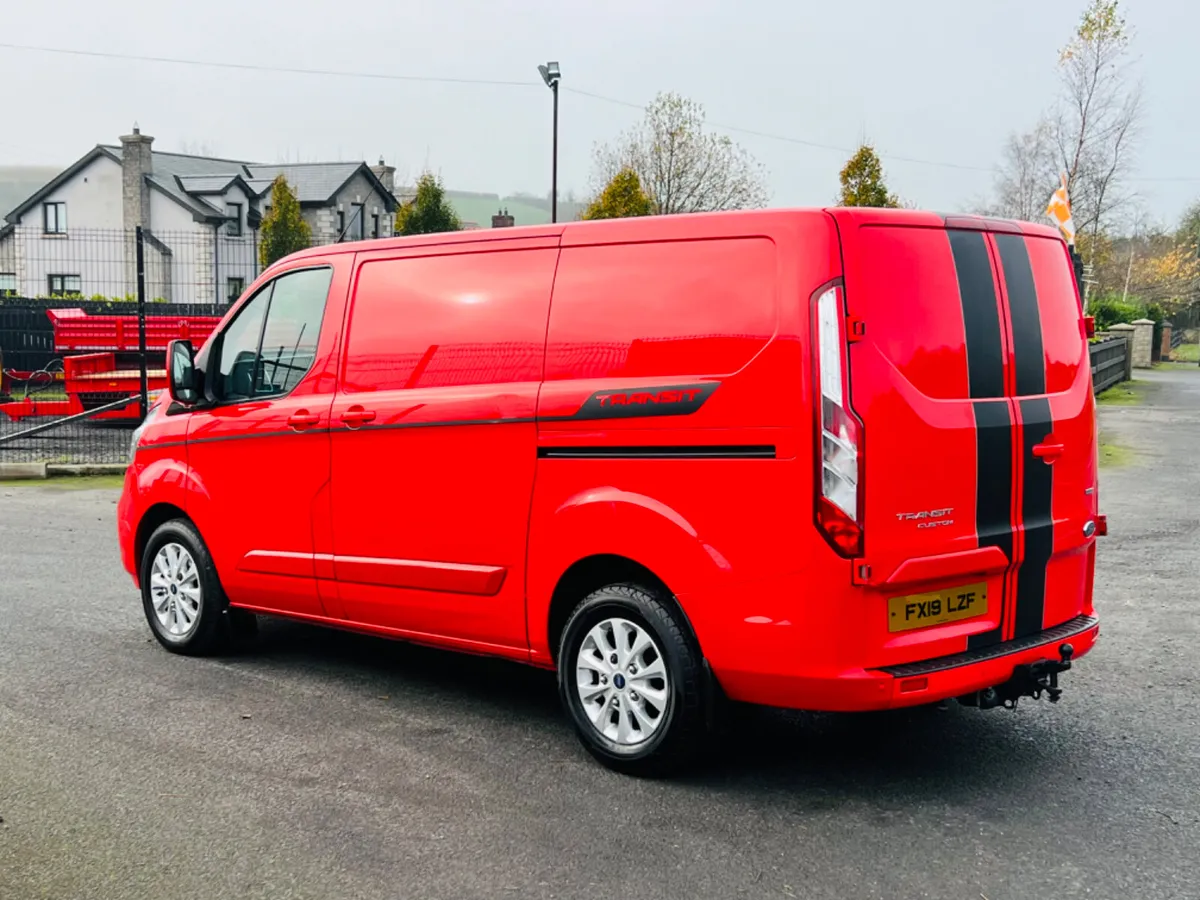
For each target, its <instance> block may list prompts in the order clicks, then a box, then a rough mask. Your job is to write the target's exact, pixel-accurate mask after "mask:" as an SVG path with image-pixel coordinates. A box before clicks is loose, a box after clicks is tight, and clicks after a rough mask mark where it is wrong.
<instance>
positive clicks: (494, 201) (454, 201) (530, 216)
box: [446, 190, 585, 228]
mask: <svg viewBox="0 0 1200 900" xmlns="http://www.w3.org/2000/svg"><path fill="white" fill-rule="evenodd" d="M446 199H447V200H449V201H450V205H451V206H453V207H454V211H455V212H456V213H458V217H459V218H460V219H462V220H463V221H464V222H474V223H476V224H477V225H479V226H480V227H481V228H490V227H491V224H492V216H494V215H495V214H496V213H498V212H500V210H501V209H507V210H508V214H509V215H510V216H512V217H513V219H514V220H515V222H514V224H516V225H545V224H546V223H547V222H549V221H550V201H549V200H548V199H547V198H545V197H534V196H530V195H529V194H514V195H512V196H509V197H502V196H500V195H499V194H483V193H475V192H473V191H452V190H447V191H446ZM584 208H585V207H584V205H583V204H582V203H568V202H567V201H566V200H563V199H562V198H561V197H560V198H559V200H558V219H559V221H560V222H573V221H574V220H575V219H577V218H579V214H580V213H582V212H583V210H584Z"/></svg>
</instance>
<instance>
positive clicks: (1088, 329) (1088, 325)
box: [1083, 316, 1096, 340]
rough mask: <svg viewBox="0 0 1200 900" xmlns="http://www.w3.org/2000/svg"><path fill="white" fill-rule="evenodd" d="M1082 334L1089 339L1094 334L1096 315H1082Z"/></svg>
mask: <svg viewBox="0 0 1200 900" xmlns="http://www.w3.org/2000/svg"><path fill="white" fill-rule="evenodd" d="M1083 335H1084V337H1086V338H1088V339H1089V340H1090V339H1091V338H1094V337H1095V336H1096V317H1095V316H1084V317H1083Z"/></svg>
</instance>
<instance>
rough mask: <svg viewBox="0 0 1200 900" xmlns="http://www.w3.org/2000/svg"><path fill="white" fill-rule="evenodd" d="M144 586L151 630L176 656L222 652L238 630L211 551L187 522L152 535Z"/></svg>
mask: <svg viewBox="0 0 1200 900" xmlns="http://www.w3.org/2000/svg"><path fill="white" fill-rule="evenodd" d="M141 585H142V609H143V610H144V612H145V614H146V621H147V622H148V623H149V625H150V630H151V631H152V632H154V636H155V637H156V638H158V642H159V643H160V644H162V645H163V646H164V647H166V648H167V649H168V650H170V651H171V652H172V653H184V654H188V655H190V656H203V655H207V654H211V653H216V652H219V651H221V650H224V649H225V648H226V647H227V646H228V645H229V642H230V638H231V636H232V634H233V632H234V631H235V630H238V629H237V628H236V627H235V623H234V621H233V617H231V615H230V613H231V611H230V610H229V608H228V603H227V602H226V599H225V592H224V591H223V590H222V589H221V582H220V581H219V580H218V578H217V569H216V566H215V565H213V561H212V557H211V556H210V555H209V553H208V547H206V546H205V544H204V540H203V539H202V538H201V537H200V533H199V532H198V531H197V530H196V527H195V526H194V525H192V523H191V522H188V521H187V520H185V519H173V520H171V521H169V522H164V523H163V524H162V525H160V526H158V528H156V529H155V530H154V533H153V534H152V535H150V540H149V541H147V543H146V552H145V553H144V554H143V555H142V571H141ZM233 612H235V613H236V612H240V610H234V611H233Z"/></svg>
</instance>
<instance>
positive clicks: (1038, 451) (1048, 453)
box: [1033, 444, 1066, 463]
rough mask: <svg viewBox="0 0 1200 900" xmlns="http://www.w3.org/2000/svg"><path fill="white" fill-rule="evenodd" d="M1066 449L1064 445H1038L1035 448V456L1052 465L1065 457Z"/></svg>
mask: <svg viewBox="0 0 1200 900" xmlns="http://www.w3.org/2000/svg"><path fill="white" fill-rule="evenodd" d="M1065 449H1066V447H1064V446H1063V445H1062V444H1038V445H1037V446H1035V447H1034V448H1033V455H1034V456H1036V457H1037V458H1038V459H1040V460H1043V461H1045V462H1047V463H1052V462H1054V461H1055V460H1056V459H1058V458H1059V457H1060V456H1062V455H1063V450H1065Z"/></svg>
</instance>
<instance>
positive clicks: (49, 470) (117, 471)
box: [0, 462, 128, 481]
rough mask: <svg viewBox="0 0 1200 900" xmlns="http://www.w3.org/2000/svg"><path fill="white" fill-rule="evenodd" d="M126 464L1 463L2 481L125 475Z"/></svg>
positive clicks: (0, 474) (0, 473)
mask: <svg viewBox="0 0 1200 900" xmlns="http://www.w3.org/2000/svg"><path fill="white" fill-rule="evenodd" d="M126 468H128V467H127V466H126V465H125V464H124V463H84V464H81V465H69V464H66V463H44V462H40V463H32V462H20V463H0V481H22V480H29V479H45V478H79V477H83V476H89V475H124V474H125V469H126Z"/></svg>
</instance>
